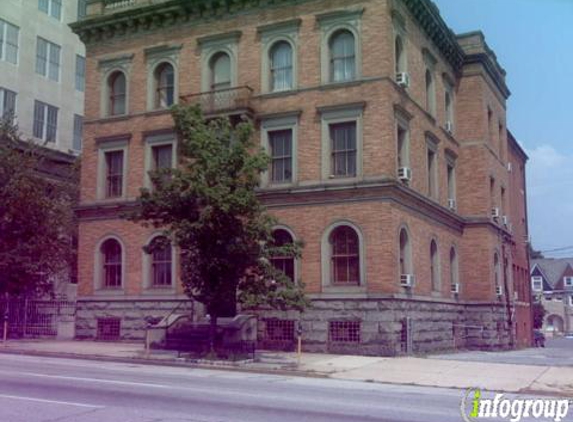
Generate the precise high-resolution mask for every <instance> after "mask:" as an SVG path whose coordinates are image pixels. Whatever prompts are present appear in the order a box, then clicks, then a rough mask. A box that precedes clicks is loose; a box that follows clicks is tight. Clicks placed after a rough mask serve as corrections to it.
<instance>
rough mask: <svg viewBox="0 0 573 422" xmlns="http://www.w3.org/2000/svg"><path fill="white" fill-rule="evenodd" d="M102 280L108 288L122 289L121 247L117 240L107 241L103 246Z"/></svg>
mask: <svg viewBox="0 0 573 422" xmlns="http://www.w3.org/2000/svg"><path fill="white" fill-rule="evenodd" d="M100 253H101V257H102V260H101V262H102V266H103V268H102V278H103V280H102V281H103V286H102V287H106V288H119V287H121V281H122V280H121V278H122V277H121V276H122V257H121V245H120V244H119V242H118V241H117V240H115V239H107V240H106V241H105V242H103V244H102V245H101V249H100Z"/></svg>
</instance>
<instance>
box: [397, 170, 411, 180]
mask: <svg viewBox="0 0 573 422" xmlns="http://www.w3.org/2000/svg"><path fill="white" fill-rule="evenodd" d="M398 179H399V180H401V181H402V182H409V181H410V180H412V169H411V168H410V167H400V168H399V169H398Z"/></svg>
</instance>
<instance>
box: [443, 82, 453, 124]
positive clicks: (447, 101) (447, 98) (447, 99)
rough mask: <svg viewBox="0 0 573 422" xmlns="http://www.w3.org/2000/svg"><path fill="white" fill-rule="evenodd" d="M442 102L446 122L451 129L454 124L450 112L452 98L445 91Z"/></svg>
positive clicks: (451, 112)
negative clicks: (444, 106)
mask: <svg viewBox="0 0 573 422" xmlns="http://www.w3.org/2000/svg"><path fill="white" fill-rule="evenodd" d="M444 102H445V105H446V122H447V123H449V124H450V128H451V126H452V125H453V122H454V114H453V110H452V96H451V94H450V93H449V92H448V91H446V94H445V98H444ZM450 130H451V129H450Z"/></svg>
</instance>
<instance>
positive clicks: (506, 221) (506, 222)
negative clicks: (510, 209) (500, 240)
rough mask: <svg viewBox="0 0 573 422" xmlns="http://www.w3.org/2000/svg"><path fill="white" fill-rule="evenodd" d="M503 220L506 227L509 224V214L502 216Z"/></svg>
mask: <svg viewBox="0 0 573 422" xmlns="http://www.w3.org/2000/svg"><path fill="white" fill-rule="evenodd" d="M501 222H502V224H503V225H504V226H505V227H508V226H509V217H508V216H507V215H504V216H503V217H501Z"/></svg>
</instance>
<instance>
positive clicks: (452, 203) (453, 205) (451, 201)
mask: <svg viewBox="0 0 573 422" xmlns="http://www.w3.org/2000/svg"><path fill="white" fill-rule="evenodd" d="M448 208H449V209H451V210H452V211H455V210H456V208H457V204H456V200H455V199H452V198H450V199H448Z"/></svg>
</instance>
